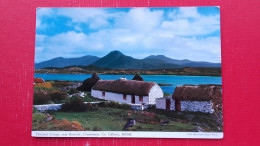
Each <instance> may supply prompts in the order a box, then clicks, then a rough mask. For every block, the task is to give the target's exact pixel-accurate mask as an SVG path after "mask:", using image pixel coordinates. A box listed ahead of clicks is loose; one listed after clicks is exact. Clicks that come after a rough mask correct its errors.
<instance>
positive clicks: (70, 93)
mask: <svg viewBox="0 0 260 146" xmlns="http://www.w3.org/2000/svg"><path fill="white" fill-rule="evenodd" d="M78 92H79V91H78V90H77V89H75V88H71V89H69V91H68V93H69V95H72V94H74V93H78Z"/></svg>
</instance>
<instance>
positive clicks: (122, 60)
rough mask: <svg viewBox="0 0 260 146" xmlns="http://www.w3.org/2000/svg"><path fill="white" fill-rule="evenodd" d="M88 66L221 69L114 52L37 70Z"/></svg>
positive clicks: (53, 61)
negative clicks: (140, 57) (134, 56)
mask: <svg viewBox="0 0 260 146" xmlns="http://www.w3.org/2000/svg"><path fill="white" fill-rule="evenodd" d="M88 65H91V66H95V67H99V68H110V69H140V70H156V69H176V68H183V67H221V64H220V63H210V62H201V61H191V60H187V59H184V60H177V59H172V58H169V57H166V56H164V55H151V56H148V57H146V58H144V59H135V58H133V57H130V56H126V55H124V54H123V53H121V52H120V51H112V52H110V53H108V54H107V55H106V56H104V57H102V58H99V57H96V56H90V55H87V56H83V57H79V58H63V57H58V58H54V59H51V60H48V61H44V62H41V63H37V64H35V69H41V68H52V67H54V68H55V67H56V68H63V67H68V66H88Z"/></svg>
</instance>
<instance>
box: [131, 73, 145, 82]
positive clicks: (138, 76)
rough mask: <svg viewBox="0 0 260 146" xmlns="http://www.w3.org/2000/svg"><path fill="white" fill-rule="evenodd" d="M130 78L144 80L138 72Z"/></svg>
mask: <svg viewBox="0 0 260 146" xmlns="http://www.w3.org/2000/svg"><path fill="white" fill-rule="evenodd" d="M132 80H136V81H144V79H143V78H142V77H141V76H140V75H139V74H136V75H135V76H134V77H133V79H132Z"/></svg>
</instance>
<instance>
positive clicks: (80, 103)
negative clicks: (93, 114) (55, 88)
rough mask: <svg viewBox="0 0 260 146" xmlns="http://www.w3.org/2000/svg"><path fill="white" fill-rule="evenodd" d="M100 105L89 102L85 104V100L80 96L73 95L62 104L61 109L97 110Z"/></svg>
mask: <svg viewBox="0 0 260 146" xmlns="http://www.w3.org/2000/svg"><path fill="white" fill-rule="evenodd" d="M97 108H98V107H97V106H96V105H94V104H91V103H88V104H85V103H84V100H83V99H82V98H81V97H79V96H73V97H71V99H70V100H69V101H68V102H66V103H65V104H63V105H62V107H61V111H64V112H67V111H76V112H84V111H91V110H96V109H97Z"/></svg>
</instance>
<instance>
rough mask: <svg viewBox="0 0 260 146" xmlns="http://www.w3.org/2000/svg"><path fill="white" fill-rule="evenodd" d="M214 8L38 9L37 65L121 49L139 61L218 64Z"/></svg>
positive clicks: (217, 23)
mask: <svg viewBox="0 0 260 146" xmlns="http://www.w3.org/2000/svg"><path fill="white" fill-rule="evenodd" d="M220 46H221V45H220V12H219V8H218V7H176V8H38V9H37V14H36V44H35V62H36V63H38V62H42V61H45V60H49V59H52V58H55V57H65V58H74V57H80V56H84V55H94V56H99V57H103V56H104V55H106V54H108V53H109V52H110V51H113V50H119V51H121V52H122V53H124V54H125V55H128V56H132V57H134V58H138V59H142V58H144V57H147V56H149V55H165V56H168V57H171V58H173V59H189V60H193V61H208V62H220V61H221V58H220V56H221V49H220Z"/></svg>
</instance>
